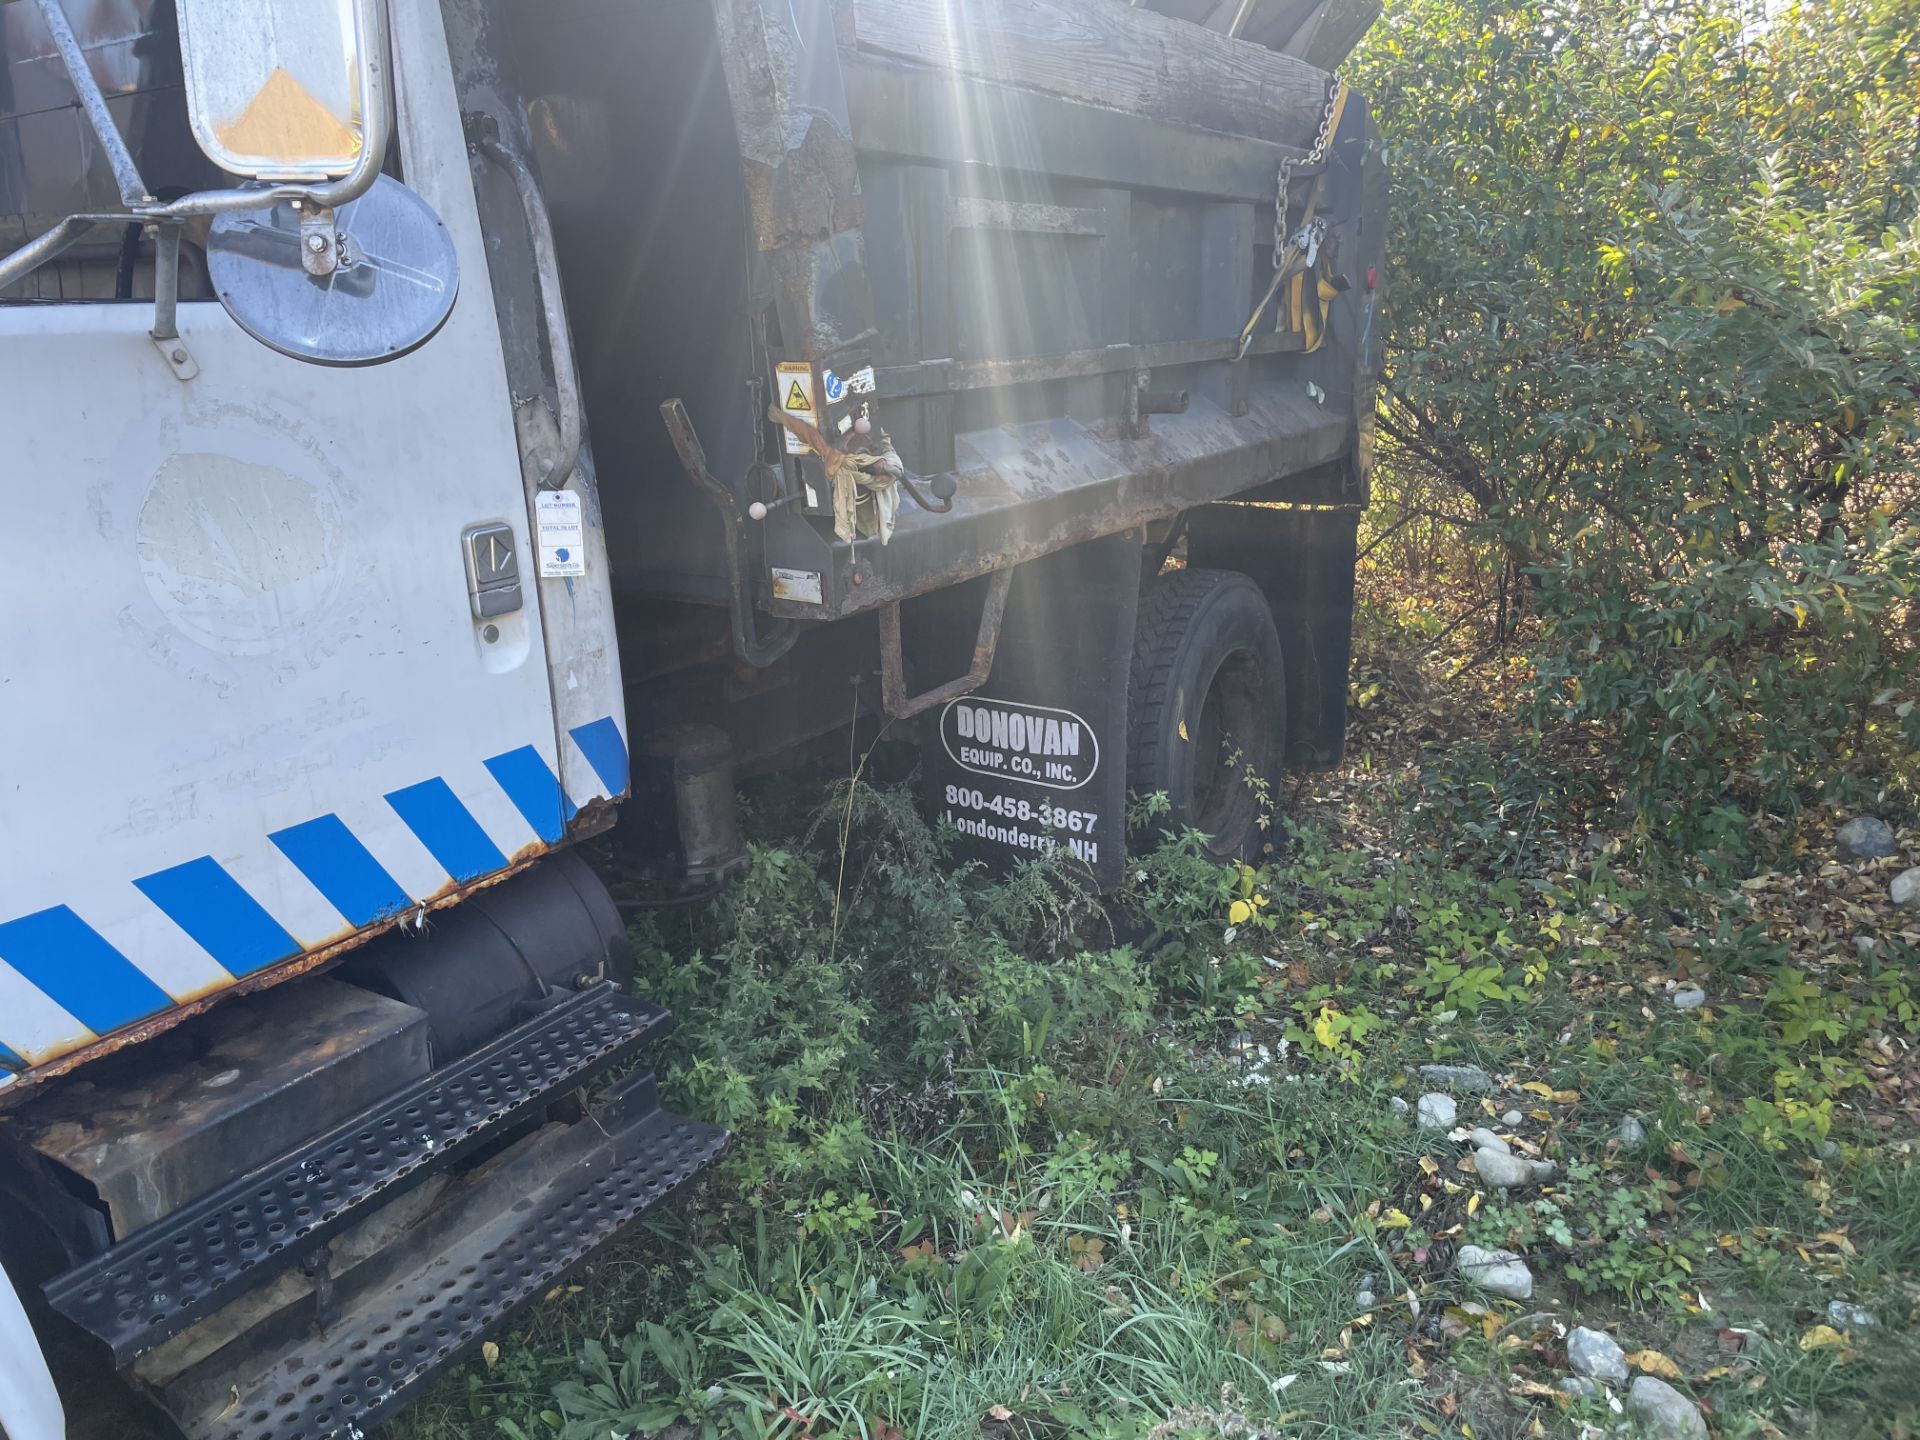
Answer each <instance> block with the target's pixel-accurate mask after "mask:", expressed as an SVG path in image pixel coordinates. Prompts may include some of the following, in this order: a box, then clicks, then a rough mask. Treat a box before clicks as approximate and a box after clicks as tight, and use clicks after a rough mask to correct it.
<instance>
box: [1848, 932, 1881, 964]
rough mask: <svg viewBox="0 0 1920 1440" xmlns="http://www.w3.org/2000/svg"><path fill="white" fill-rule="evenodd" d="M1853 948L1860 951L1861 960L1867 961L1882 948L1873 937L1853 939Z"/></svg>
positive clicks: (1864, 936)
mask: <svg viewBox="0 0 1920 1440" xmlns="http://www.w3.org/2000/svg"><path fill="white" fill-rule="evenodd" d="M1853 948H1854V949H1855V950H1857V951H1859V952H1860V958H1861V959H1862V960H1865V959H1867V958H1868V957H1869V956H1871V955H1872V954H1873V952H1874V951H1876V950H1878V949H1879V948H1880V942H1879V941H1878V940H1877V939H1875V938H1874V937H1873V936H1871V935H1856V936H1854V937H1853Z"/></svg>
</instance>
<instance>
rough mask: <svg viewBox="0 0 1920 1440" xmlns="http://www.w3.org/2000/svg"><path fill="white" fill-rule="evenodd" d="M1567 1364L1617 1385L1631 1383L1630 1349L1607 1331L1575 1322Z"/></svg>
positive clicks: (1582, 1372)
mask: <svg viewBox="0 0 1920 1440" xmlns="http://www.w3.org/2000/svg"><path fill="white" fill-rule="evenodd" d="M1567 1364H1569V1365H1571V1366H1572V1367H1573V1370H1574V1373H1575V1374H1576V1375H1586V1376H1590V1377H1591V1378H1593V1379H1595V1380H1611V1381H1612V1382H1613V1383H1614V1384H1616V1385H1624V1384H1626V1383H1627V1352H1626V1351H1624V1350H1622V1349H1621V1348H1620V1347H1619V1345H1617V1344H1615V1343H1614V1339H1613V1337H1612V1336H1611V1335H1609V1334H1607V1333H1606V1332H1605V1331H1601V1330H1589V1329H1587V1328H1586V1326H1584V1325H1578V1326H1575V1327H1574V1329H1573V1331H1572V1333H1570V1334H1569V1335H1568V1336H1567Z"/></svg>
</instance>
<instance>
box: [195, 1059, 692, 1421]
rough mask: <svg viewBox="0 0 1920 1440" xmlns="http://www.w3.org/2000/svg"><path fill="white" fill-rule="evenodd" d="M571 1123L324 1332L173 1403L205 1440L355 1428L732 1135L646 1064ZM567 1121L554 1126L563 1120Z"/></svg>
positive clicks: (507, 1168)
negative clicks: (660, 1081)
mask: <svg viewBox="0 0 1920 1440" xmlns="http://www.w3.org/2000/svg"><path fill="white" fill-rule="evenodd" d="M623 1084H625V1089H624V1092H623V1094H622V1095H621V1096H620V1097H619V1098H617V1099H616V1100H615V1102H614V1103H613V1104H611V1105H609V1106H607V1107H604V1108H603V1109H601V1110H598V1111H596V1113H595V1114H594V1115H593V1116H592V1117H590V1118H588V1119H586V1120H582V1121H580V1122H579V1123H577V1124H574V1125H572V1126H569V1127H561V1126H549V1127H547V1132H543V1133H542V1134H541V1135H539V1136H536V1137H535V1138H533V1139H532V1140H529V1141H526V1142H523V1145H522V1149H521V1150H520V1151H515V1152H509V1153H508V1154H507V1155H506V1156H504V1157H502V1160H501V1162H500V1163H499V1165H498V1168H496V1169H490V1170H484V1171H482V1172H481V1173H480V1174H479V1175H477V1176H476V1177H475V1178H474V1180H473V1182H472V1186H473V1189H474V1190H475V1191H476V1192H477V1193H475V1194H469V1195H466V1196H456V1197H455V1198H454V1199H453V1201H452V1202H451V1203H452V1204H453V1205H454V1206H455V1207H456V1209H457V1210H458V1214H457V1215H456V1217H455V1223H454V1224H453V1225H452V1226H451V1227H450V1228H451V1234H452V1238H451V1240H450V1242H449V1243H446V1244H443V1245H437V1246H434V1247H431V1248H430V1249H429V1252H428V1254H427V1256H426V1258H424V1259H423V1260H422V1262H421V1263H420V1264H418V1265H417V1266H415V1267H413V1268H411V1269H410V1270H408V1271H407V1273H405V1274H402V1275H399V1276H398V1277H397V1278H395V1279H393V1280H391V1281H388V1282H387V1283H385V1284H383V1285H381V1286H380V1287H379V1288H378V1289H377V1290H375V1291H373V1292H371V1293H366V1294H361V1295H359V1296H357V1297H355V1298H354V1299H353V1300H351V1301H350V1302H349V1304H348V1306H347V1308H346V1310H345V1313H344V1314H342V1315H340V1316H339V1317H337V1318H335V1319H333V1320H331V1321H330V1322H329V1323H328V1325H327V1329H326V1334H325V1336H324V1338H314V1337H312V1336H309V1337H308V1338H305V1339H302V1340H299V1341H297V1342H296V1343H294V1344H292V1345H289V1346H288V1347H287V1348H286V1350H285V1351H284V1352H283V1353H278V1354H267V1355H261V1354H257V1353H255V1354H252V1355H250V1356H249V1357H248V1359H247V1361H246V1371H245V1373H242V1374H237V1375H229V1374H226V1373H221V1372H219V1371H218V1370H217V1368H215V1369H214V1370H213V1371H212V1373H208V1374H202V1375H200V1376H198V1377H196V1379H195V1381H194V1383H193V1385H192V1386H191V1387H190V1389H191V1397H183V1398H190V1400H191V1402H192V1403H189V1404H187V1405H185V1406H182V1407H180V1408H178V1409H176V1415H177V1417H178V1419H179V1420H180V1421H181V1424H182V1426H183V1428H184V1429H185V1430H186V1432H187V1433H188V1434H189V1435H192V1436H194V1437H195V1440H327V1437H336V1436H338V1437H347V1436H356V1437H357V1436H359V1435H361V1434H362V1433H364V1432H365V1431H368V1430H370V1429H372V1428H373V1426H374V1425H375V1424H377V1423H379V1422H380V1421H381V1420H383V1419H385V1418H387V1417H388V1416H389V1415H391V1414H392V1413H393V1412H394V1411H395V1410H397V1409H399V1408H400V1407H401V1406H402V1405H405V1404H407V1403H409V1402H410V1401H411V1400H413V1399H414V1398H416V1397H417V1395H418V1394H419V1392H420V1391H421V1390H422V1389H423V1388H424V1384H425V1382H426V1381H427V1380H428V1379H429V1378H430V1377H431V1376H432V1375H433V1374H434V1372H436V1371H438V1370H440V1369H442V1368H444V1367H446V1366H448V1365H451V1364H454V1363H455V1362H457V1361H458V1360H459V1359H460V1358H461V1357H462V1356H463V1355H464V1354H465V1353H466V1352H467V1350H469V1349H470V1348H471V1347H472V1346H473V1345H475V1344H477V1343H478V1342H479V1341H480V1339H481V1337H482V1336H483V1335H484V1334H485V1333H486V1332H487V1331H489V1330H491V1329H493V1328H494V1327H495V1326H496V1325H497V1324H498V1323H499V1322H500V1321H501V1320H503V1319H505V1318H506V1317H507V1316H509V1315H510V1314H512V1313H513V1311H514V1310H515V1309H516V1308H518V1307H519V1306H521V1305H523V1304H525V1303H527V1302H528V1301H530V1300H533V1299H536V1298H538V1297H539V1296H541V1295H543V1294H545V1293H547V1292H548V1291H549V1290H550V1288H551V1287H552V1285H553V1283H554V1281H555V1280H556V1279H558V1278H559V1277H561V1276H562V1275H564V1274H565V1273H566V1272H568V1271H569V1270H571V1269H572V1268H573V1267H574V1266H576V1265H577V1264H579V1263H580V1262H581V1261H582V1260H584V1259H586V1258H587V1257H588V1256H589V1255H590V1254H591V1252H592V1251H593V1250H594V1249H595V1248H596V1247H598V1246H599V1245H600V1244H602V1243H603V1242H604V1241H606V1240H608V1239H610V1238H611V1237H612V1236H613V1235H614V1233H615V1232H616V1231H617V1230H619V1229H620V1228H621V1227H622V1226H623V1225H625V1224H626V1223H628V1222H629V1221H631V1220H633V1219H635V1218H636V1217H638V1216H639V1215H640V1214H641V1212H642V1211H644V1210H646V1209H647V1208H648V1207H649V1206H651V1205H653V1204H655V1203H657V1202H658V1201H660V1200H662V1199H665V1198H666V1197H667V1196H669V1195H671V1194H672V1193H673V1192H674V1191H675V1190H676V1189H678V1188H679V1187H681V1186H682V1185H684V1184H685V1183H686V1182H687V1181H689V1180H691V1179H692V1178H693V1177H694V1176H696V1175H698V1174H699V1172H700V1171H701V1170H703V1169H704V1168H705V1167H706V1166H707V1165H708V1164H709V1163H710V1162H711V1161H712V1160H713V1159H714V1158H715V1157H716V1156H718V1155H719V1154H720V1152H721V1151H722V1150H723V1149H724V1148H725V1146H726V1143H727V1135H726V1132H725V1131H723V1130H718V1129H716V1128H714V1127H713V1126H711V1125H704V1124H701V1123H700V1122H698V1121H695V1120H687V1119H684V1118H682V1117H681V1116H678V1115H674V1114H672V1113H670V1112H667V1111H663V1110H658V1109H655V1108H654V1105H655V1101H654V1098H653V1084H652V1078H651V1077H650V1076H642V1077H639V1079H638V1080H636V1081H634V1082H631V1083H627V1082H623ZM553 1132H558V1133H553Z"/></svg>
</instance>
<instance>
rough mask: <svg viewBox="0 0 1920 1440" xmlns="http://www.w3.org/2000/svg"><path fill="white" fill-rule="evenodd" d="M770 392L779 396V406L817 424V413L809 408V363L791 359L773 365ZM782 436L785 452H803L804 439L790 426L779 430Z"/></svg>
mask: <svg viewBox="0 0 1920 1440" xmlns="http://www.w3.org/2000/svg"><path fill="white" fill-rule="evenodd" d="M773 393H774V394H776V395H778V396H779V397H780V408H781V409H782V410H785V411H786V412H787V413H788V414H789V415H791V416H793V418H794V419H796V420H804V421H806V422H807V424H809V425H813V426H816V427H817V426H818V425H819V424H820V417H819V415H818V414H816V413H815V411H814V408H813V367H812V366H811V365H807V364H804V363H802V362H799V361H794V360H783V361H781V362H780V363H779V364H778V365H776V366H774V367H773ZM781 433H782V434H783V435H785V436H786V440H787V454H789V455H806V454H809V453H810V452H809V451H808V449H807V443H806V441H804V440H802V439H801V438H800V437H799V436H798V435H796V434H794V433H793V431H791V430H782V431H781Z"/></svg>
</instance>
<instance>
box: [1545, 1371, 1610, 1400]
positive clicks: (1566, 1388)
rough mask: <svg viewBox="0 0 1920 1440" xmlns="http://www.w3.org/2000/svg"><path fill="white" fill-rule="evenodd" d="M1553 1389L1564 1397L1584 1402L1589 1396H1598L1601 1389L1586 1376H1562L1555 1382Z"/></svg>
mask: <svg viewBox="0 0 1920 1440" xmlns="http://www.w3.org/2000/svg"><path fill="white" fill-rule="evenodd" d="M1553 1388H1554V1389H1556V1390H1558V1391H1559V1392H1560V1393H1561V1394H1562V1395H1571V1396H1573V1398H1574V1399H1576V1400H1584V1399H1586V1398H1587V1397H1588V1396H1589V1395H1598V1394H1599V1393H1600V1387H1599V1386H1598V1385H1596V1384H1594V1382H1593V1381H1591V1380H1589V1379H1588V1378H1587V1377H1586V1376H1584V1375H1562V1376H1561V1377H1560V1378H1559V1379H1558V1380H1556V1381H1554V1382H1553Z"/></svg>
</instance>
